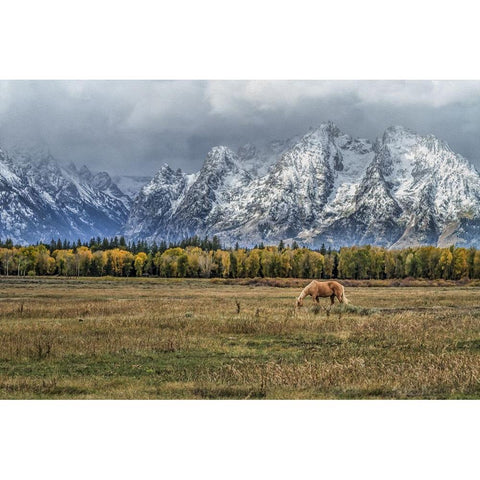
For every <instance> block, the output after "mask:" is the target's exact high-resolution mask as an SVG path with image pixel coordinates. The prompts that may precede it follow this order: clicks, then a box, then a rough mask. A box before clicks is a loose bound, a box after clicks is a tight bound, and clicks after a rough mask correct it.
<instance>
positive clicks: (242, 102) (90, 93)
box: [0, 80, 480, 175]
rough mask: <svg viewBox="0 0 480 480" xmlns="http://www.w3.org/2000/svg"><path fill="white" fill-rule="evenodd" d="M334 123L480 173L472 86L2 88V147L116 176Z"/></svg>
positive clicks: (476, 86) (66, 84)
mask: <svg viewBox="0 0 480 480" xmlns="http://www.w3.org/2000/svg"><path fill="white" fill-rule="evenodd" d="M328 120H331V121H333V122H335V123H336V124H337V125H338V127H339V128H340V129H341V130H342V131H344V132H345V133H348V134H350V135H353V136H361V137H366V138H369V139H371V140H374V139H375V138H376V137H377V136H380V135H381V134H382V133H383V131H384V130H385V128H386V127H388V126H390V125H403V126H405V127H408V128H411V129H413V130H415V131H417V132H419V133H422V134H427V133H433V134H435V135H437V136H438V137H440V138H442V139H443V140H446V141H447V142H448V143H449V144H450V146H451V147H452V149H453V150H455V151H457V152H458V153H461V154H462V155H464V156H465V157H467V158H468V159H470V160H471V161H472V162H473V163H474V164H475V165H476V166H477V168H479V167H480V82H475V81H440V82H432V81H351V80H349V81H276V80H274V81H199V80H194V81H116V80H115V81H0V146H4V147H5V146H6V147H8V146H9V145H12V144H18V145H25V146H29V145H43V146H46V147H48V148H49V149H50V151H51V153H52V154H53V155H54V156H55V157H56V158H57V159H58V160H60V161H63V162H71V161H72V162H74V163H76V164H78V165H79V166H80V165H81V164H86V165H87V166H89V167H90V168H92V169H93V170H100V169H104V170H107V171H109V172H110V173H112V174H122V173H123V174H129V175H151V174H154V173H155V172H156V171H157V170H158V168H159V167H160V166H161V165H162V164H163V163H164V162H167V163H169V164H170V165H171V166H172V167H175V168H177V167H180V168H182V169H183V170H185V171H187V172H193V171H196V170H198V169H199V168H200V166H201V164H202V162H203V160H204V158H205V156H206V154H207V152H208V150H209V149H210V148H211V147H212V146H215V145H219V144H222V145H228V146H230V147H232V148H234V149H236V148H238V147H239V146H241V145H243V144H245V143H247V142H250V143H254V144H255V143H259V142H261V141H264V140H274V139H285V138H288V137H291V136H293V135H296V134H302V133H305V132H306V131H307V130H308V129H309V127H311V126H315V125H318V124H320V123H322V122H325V121H328Z"/></svg>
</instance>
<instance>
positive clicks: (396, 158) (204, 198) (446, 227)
mask: <svg viewBox="0 0 480 480" xmlns="http://www.w3.org/2000/svg"><path fill="white" fill-rule="evenodd" d="M262 148H263V150H262V149H258V148H257V147H255V146H253V145H250V144H247V145H245V146H244V147H241V148H240V149H239V150H238V153H237V155H235V154H234V153H233V152H232V151H231V150H229V149H228V148H226V147H215V148H213V149H212V150H211V152H210V153H209V155H208V156H207V159H206V160H205V163H204V165H203V167H202V169H201V170H200V172H199V173H198V174H197V176H196V177H195V178H194V180H193V181H191V182H186V181H179V182H177V183H175V182H174V184H171V183H170V184H169V183H168V182H167V183H164V180H163V178H162V177H161V176H160V177H158V178H157V179H156V181H155V182H154V184H155V189H154V190H155V191H158V190H162V188H163V186H162V185H167V186H168V188H167V190H168V191H169V192H171V191H175V192H176V194H175V195H176V196H175V201H171V202H170V203H168V204H165V205H164V208H163V210H162V212H163V213H162V215H161V218H160V219H159V221H157V220H153V221H149V222H148V228H147V229H144V228H142V220H139V219H141V218H143V219H145V218H151V217H152V215H154V213H155V212H154V208H153V210H152V208H149V206H150V207H155V205H156V204H157V203H162V202H161V201H160V200H158V199H157V203H156V202H155V201H153V198H152V195H151V193H150V192H149V191H148V190H145V189H144V190H143V191H142V194H141V195H140V196H139V197H138V198H137V200H136V202H135V208H134V209H132V213H131V215H130V218H129V221H128V224H127V225H128V229H127V230H126V233H127V234H128V235H130V236H132V237H133V238H145V237H146V238H148V239H149V240H154V239H155V240H160V239H168V240H174V239H180V238H183V237H185V236H189V235H193V234H198V235H213V234H215V235H218V236H219V237H220V238H221V239H222V240H223V241H224V242H225V243H227V244H233V243H234V242H235V241H239V242H240V243H243V244H246V245H252V244H254V243H258V242H260V241H263V242H266V243H274V242H278V241H279V240H286V241H293V240H296V241H299V242H301V243H303V244H306V245H310V246H319V245H320V244H321V243H325V244H327V245H332V246H334V247H339V246H341V245H354V244H365V243H371V244H378V245H384V246H405V245H412V244H443V243H445V242H448V241H451V240H452V239H454V240H455V241H456V242H457V243H460V244H461V243H462V242H463V243H465V244H475V245H478V242H479V240H477V239H476V238H475V235H474V234H473V233H472V232H477V231H478V230H479V229H480V176H479V174H478V172H477V171H476V170H475V168H474V167H473V166H472V165H471V164H470V163H469V162H468V161H467V160H465V159H464V158H463V157H461V156H460V155H458V154H455V153H454V152H452V151H451V149H450V148H449V147H448V145H447V144H446V143H444V142H442V141H441V140H438V139H436V138H435V137H433V136H432V135H427V136H421V135H418V134H416V133H414V132H412V131H410V130H407V129H405V128H402V127H390V128H388V129H387V130H386V131H385V133H384V134H383V136H382V137H381V138H379V139H377V141H376V142H375V143H374V144H372V143H371V142H369V141H368V140H365V139H355V138H352V137H350V136H349V135H346V134H344V133H342V132H341V131H340V130H339V129H338V127H336V126H335V125H334V124H333V123H325V124H322V125H320V126H319V127H318V128H316V129H313V130H310V131H309V132H308V133H307V134H305V135H304V136H302V137H296V138H295V139H292V140H289V141H287V142H283V143H282V142H279V143H278V144H277V148H278V150H277V153H275V151H274V148H272V146H271V145H270V146H269V147H262ZM177 175H178V176H179V178H184V174H181V173H180V172H178V173H177ZM169 195H171V193H169ZM140 212H141V213H140ZM143 222H145V221H144V220H143Z"/></svg>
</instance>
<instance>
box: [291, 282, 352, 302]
mask: <svg viewBox="0 0 480 480" xmlns="http://www.w3.org/2000/svg"><path fill="white" fill-rule="evenodd" d="M308 295H311V296H312V299H313V301H314V302H315V303H319V301H318V299H319V298H320V297H323V298H325V297H330V308H331V307H332V305H333V304H334V302H335V297H337V299H338V301H339V302H340V303H348V300H347V297H346V296H345V289H344V288H343V285H342V284H341V283H338V282H336V281H334V280H331V281H328V282H319V281H317V280H313V281H312V282H310V283H309V284H308V285H307V286H306V287H305V288H304V289H303V290H302V293H301V294H300V295H299V297H298V298H297V307H301V306H302V305H303V299H304V298H305V297H308Z"/></svg>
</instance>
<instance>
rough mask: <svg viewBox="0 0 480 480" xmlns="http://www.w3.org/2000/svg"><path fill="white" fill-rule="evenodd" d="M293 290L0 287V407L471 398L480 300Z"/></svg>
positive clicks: (412, 290) (466, 291)
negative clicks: (333, 298) (10, 402)
mask: <svg viewBox="0 0 480 480" xmlns="http://www.w3.org/2000/svg"><path fill="white" fill-rule="evenodd" d="M300 283H301V284H302V285H303V284H306V283H308V281H300ZM299 292H300V290H299V288H298V287H295V288H288V287H287V288H275V287H270V286H253V285H231V284H224V283H222V282H221V281H218V280H217V281H211V280H172V279H168V280H167V279H113V278H110V279H105V278H101V279H94V278H91V279H88V278H80V279H64V278H6V277H3V278H1V279H0V398H10V399H30V398H50V399H53V398H78V399H87V398H109V399H117V398H118V399H120V398H123V399H129V398H131V399H144V398H157V399H158V398H160V399H178V398H219V399H241V398H253V399H259V398H270V399H286V398H289V399H292V398H293V399H301V398H306V399H314V398H480V303H479V302H478V298H479V295H480V288H478V287H472V286H468V287H459V286H452V287H408V288H406V287H404V288H401V287H390V288H385V287H371V288H362V287H347V288H346V294H347V296H348V298H349V299H350V301H351V305H349V306H347V307H343V306H340V305H338V304H336V307H335V308H334V309H333V310H332V313H331V314H330V316H327V315H326V312H325V311H324V309H323V308H314V307H313V306H312V303H311V300H310V299H307V300H308V301H307V302H306V303H305V305H306V306H305V307H303V309H300V310H299V311H296V310H295V308H294V299H295V297H296V296H297V295H298V294H299ZM327 304H328V299H323V301H322V302H321V305H322V306H326V305H327ZM238 309H239V310H240V311H239V313H237V310H238Z"/></svg>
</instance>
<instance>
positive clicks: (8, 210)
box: [0, 149, 131, 243]
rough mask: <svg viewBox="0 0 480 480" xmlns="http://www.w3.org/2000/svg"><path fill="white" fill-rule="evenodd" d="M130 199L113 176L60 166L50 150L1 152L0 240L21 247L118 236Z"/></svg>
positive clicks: (85, 169) (85, 168) (125, 217)
mask: <svg viewBox="0 0 480 480" xmlns="http://www.w3.org/2000/svg"><path fill="white" fill-rule="evenodd" d="M130 205H131V199H130V197H128V196H127V195H125V194H124V193H123V192H121V191H120V189H119V188H118V187H117V185H116V184H115V183H114V182H113V181H112V179H111V178H110V176H109V175H108V173H106V172H100V173H97V174H95V175H94V174H92V173H91V172H90V171H89V170H88V168H87V167H85V166H84V167H82V168H81V169H79V170H77V168H76V167H75V166H74V165H69V166H68V167H62V166H60V165H59V164H58V163H57V161H56V160H55V159H54V158H53V157H52V156H51V155H50V154H49V153H48V152H46V151H42V150H41V151H33V152H32V151H29V152H22V151H14V152H12V153H9V154H7V153H6V152H5V151H3V150H1V149H0V238H2V239H5V238H7V237H8V238H11V239H12V240H13V241H15V242H18V243H36V242H38V241H50V240H51V239H52V238H54V239H56V238H61V239H64V238H66V239H69V240H76V239H77V238H80V239H81V240H88V239H90V238H92V237H95V236H111V235H115V234H117V233H118V232H119V231H120V230H121V228H122V227H123V225H124V224H125V222H126V220H127V217H128V212H129V209H130Z"/></svg>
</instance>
